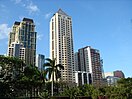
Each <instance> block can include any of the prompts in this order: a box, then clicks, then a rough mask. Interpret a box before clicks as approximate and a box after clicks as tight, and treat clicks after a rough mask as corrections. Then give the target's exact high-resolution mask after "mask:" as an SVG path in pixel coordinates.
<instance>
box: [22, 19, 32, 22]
mask: <svg viewBox="0 0 132 99" xmlns="http://www.w3.org/2000/svg"><path fill="white" fill-rule="evenodd" d="M23 21H28V22H32V23H33V19H29V18H23Z"/></svg>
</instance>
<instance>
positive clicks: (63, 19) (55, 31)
mask: <svg viewBox="0 0 132 99" xmlns="http://www.w3.org/2000/svg"><path fill="white" fill-rule="evenodd" d="M50 58H51V59H54V58H55V59H56V64H62V65H63V66H64V70H61V77H62V78H61V79H62V80H63V81H65V82H69V83H73V82H75V76H74V52H73V36H72V19H71V17H70V16H68V15H67V14H66V13H65V12H63V11H62V10H61V9H59V10H58V12H56V13H55V14H54V15H53V17H52V18H51V20H50Z"/></svg>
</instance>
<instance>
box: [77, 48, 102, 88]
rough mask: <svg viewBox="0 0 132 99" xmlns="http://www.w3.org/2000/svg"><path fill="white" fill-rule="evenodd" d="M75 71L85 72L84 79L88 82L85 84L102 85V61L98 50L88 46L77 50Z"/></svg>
mask: <svg viewBox="0 0 132 99" xmlns="http://www.w3.org/2000/svg"><path fill="white" fill-rule="evenodd" d="M75 71H80V72H86V73H87V75H86V77H85V78H87V80H88V81H86V82H88V83H92V84H93V85H95V86H96V85H97V86H98V85H100V84H101V83H102V60H101V59H100V53H99V50H97V49H93V48H91V47H90V46H87V47H84V48H81V49H79V50H78V52H77V53H75ZM88 74H89V75H88ZM77 79H78V78H77ZM81 79H82V78H81Z"/></svg>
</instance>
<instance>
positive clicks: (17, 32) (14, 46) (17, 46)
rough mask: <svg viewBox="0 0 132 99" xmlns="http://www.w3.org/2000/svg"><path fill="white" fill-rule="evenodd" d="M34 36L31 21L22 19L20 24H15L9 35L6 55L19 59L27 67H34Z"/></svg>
mask: <svg viewBox="0 0 132 99" xmlns="http://www.w3.org/2000/svg"><path fill="white" fill-rule="evenodd" d="M36 34H37V32H35V25H34V22H33V20H32V19H29V18H23V20H22V21H21V22H15V23H14V25H13V27H12V31H11V32H10V33H9V42H8V52H7V55H8V56H13V57H19V58H20V59H22V60H24V62H25V63H26V64H27V65H34V66H35V60H36Z"/></svg>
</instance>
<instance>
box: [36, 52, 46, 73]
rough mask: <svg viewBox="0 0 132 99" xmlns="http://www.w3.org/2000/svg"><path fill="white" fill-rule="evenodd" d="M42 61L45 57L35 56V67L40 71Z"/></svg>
mask: <svg viewBox="0 0 132 99" xmlns="http://www.w3.org/2000/svg"><path fill="white" fill-rule="evenodd" d="M44 61H45V56H44V55H42V54H38V55H37V56H36V66H37V67H38V69H39V70H40V71H42V70H44Z"/></svg>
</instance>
